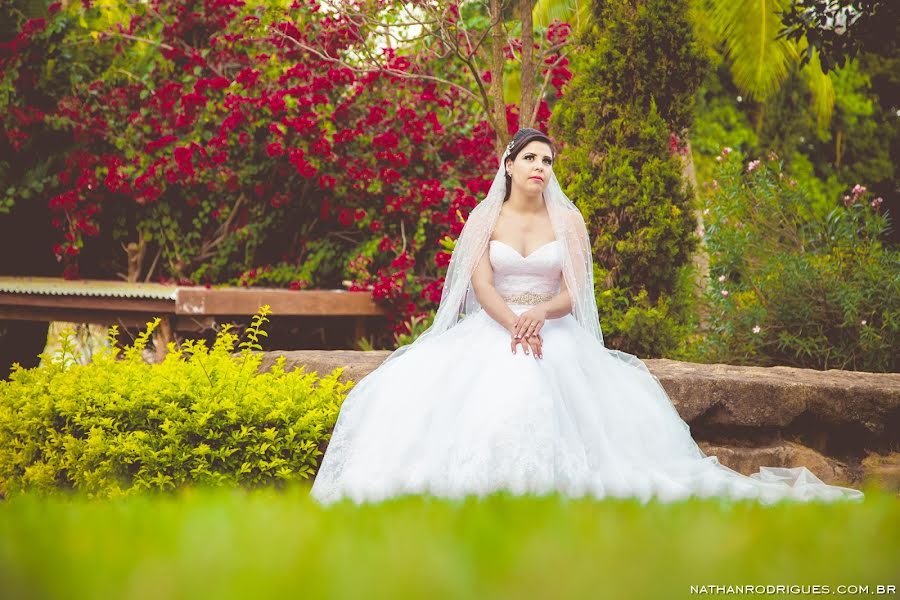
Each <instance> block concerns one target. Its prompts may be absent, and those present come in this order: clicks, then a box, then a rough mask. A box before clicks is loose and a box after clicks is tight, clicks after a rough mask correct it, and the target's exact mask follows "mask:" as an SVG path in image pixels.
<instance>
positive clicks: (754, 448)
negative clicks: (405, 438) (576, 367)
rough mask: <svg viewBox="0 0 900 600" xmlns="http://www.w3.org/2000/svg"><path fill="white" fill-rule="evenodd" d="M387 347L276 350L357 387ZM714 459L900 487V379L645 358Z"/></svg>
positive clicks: (290, 361)
mask: <svg viewBox="0 0 900 600" xmlns="http://www.w3.org/2000/svg"><path fill="white" fill-rule="evenodd" d="M388 354H390V353H389V352H387V351H375V352H358V351H349V350H335V351H327V350H300V351H292V352H269V353H265V355H264V358H263V365H262V368H263V369H268V367H269V366H271V364H272V363H273V362H274V361H275V359H276V358H277V357H278V356H282V355H283V356H285V357H286V358H287V364H286V368H288V369H291V368H296V367H298V366H300V365H305V368H306V370H307V371H317V372H318V373H319V374H320V375H324V374H326V373H330V372H331V371H333V370H334V369H335V368H337V367H344V368H345V371H344V372H343V374H342V376H341V377H342V379H343V380H352V381H359V380H360V379H361V378H362V377H364V376H365V375H367V374H368V373H370V372H371V371H373V370H374V369H375V368H377V367H378V365H380V364H381V363H382V361H384V359H385V358H387V356H388ZM644 362H645V364H646V365H647V368H648V369H650V371H651V373H653V375H655V376H656V377H657V378H658V379H659V381H660V383H661V384H662V386H663V387H664V388H665V390H666V392H667V393H668V394H669V396H670V397H671V399H672V403H673V404H674V406H675V408H676V409H677V410H678V413H679V414H680V415H681V417H682V418H683V419H684V420H685V421H686V422H687V423H688V424H690V426H691V432H692V435H693V436H694V439H695V440H697V442H698V444H699V445H700V447H701V448H702V449H703V451H704V452H705V453H706V454H707V455H716V456H717V457H718V458H719V461H720V462H722V463H723V464H725V465H727V466H729V467H731V468H733V469H735V470H737V471H740V472H741V473H745V474H750V473H755V472H756V471H758V470H759V467H760V466H772V467H796V466H806V467H808V468H809V469H810V470H811V471H812V472H813V473H815V474H816V476H818V477H819V478H820V479H822V480H823V481H826V482H828V483H832V484H836V485H849V486H852V487H859V486H861V485H864V484H865V483H867V482H872V483H874V484H877V485H879V486H881V487H884V488H887V489H892V490H897V491H900V373H865V372H858V371H842V370H837V369H834V370H829V371H816V370H812V369H796V368H792V367H739V366H732V365H724V364H709V365H706V364H696V363H685V362H679V361H675V360H668V359H646V360H644Z"/></svg>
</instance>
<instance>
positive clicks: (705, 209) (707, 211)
mask: <svg viewBox="0 0 900 600" xmlns="http://www.w3.org/2000/svg"><path fill="white" fill-rule="evenodd" d="M875 200H880V198H876V199H875ZM873 202H874V200H873ZM703 214H704V215H708V214H709V209H708V208H704V209H703Z"/></svg>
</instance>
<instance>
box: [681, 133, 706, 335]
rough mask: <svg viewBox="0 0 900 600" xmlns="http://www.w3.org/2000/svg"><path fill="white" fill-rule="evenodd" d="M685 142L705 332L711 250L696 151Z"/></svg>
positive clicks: (697, 283) (697, 292)
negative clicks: (696, 164) (697, 240)
mask: <svg viewBox="0 0 900 600" xmlns="http://www.w3.org/2000/svg"><path fill="white" fill-rule="evenodd" d="M685 142H686V143H687V149H688V151H687V156H686V157H685V160H684V170H683V171H682V177H684V178H686V179H687V180H688V181H689V182H690V183H691V186H692V188H693V190H694V201H695V204H696V207H697V208H696V211H695V213H694V220H695V221H696V223H697V229H696V230H695V231H696V232H697V235H699V236H700V245H699V246H697V250H695V251H694V256H693V257H692V258H691V260H692V262H693V263H694V266H695V267H696V279H695V280H694V294H695V297H696V298H697V300H698V301H700V302H699V306H700V329H701V330H705V329H706V326H707V323H708V321H709V315H708V314H707V313H706V305H705V303H704V302H702V300H703V294H704V293H705V292H706V289H707V287H708V286H709V250H707V248H706V242H705V241H704V238H703V235H702V233H701V232H703V231H704V230H705V227H706V226H705V225H704V223H703V206H702V204H701V203H700V202H699V197H700V194H699V191H698V187H697V172H696V170H695V169H694V151H693V148H692V147H691V140H690V138H686V139H685Z"/></svg>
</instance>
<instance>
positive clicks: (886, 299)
mask: <svg viewBox="0 0 900 600" xmlns="http://www.w3.org/2000/svg"><path fill="white" fill-rule="evenodd" d="M714 182H715V185H714V186H713V189H712V193H711V197H710V198H709V199H708V200H709V208H708V209H707V210H706V211H705V212H706V217H705V219H706V223H707V225H706V232H705V235H706V240H707V245H708V247H709V251H710V275H711V278H710V285H709V289H708V293H707V301H708V303H709V315H710V327H709V328H708V330H707V331H704V332H703V336H702V338H701V339H699V340H698V346H697V348H696V349H697V351H698V352H699V353H700V356H699V357H698V359H700V360H704V361H711V362H726V363H729V364H756V365H762V366H769V365H790V366H797V367H806V368H814V369H853V370H862V371H877V372H882V371H888V372H894V371H897V369H898V362H897V360H898V354H897V352H896V348H897V347H898V346H900V268H898V265H900V252H898V251H897V250H896V249H892V248H888V247H885V246H884V245H883V243H882V241H881V240H882V238H884V237H885V236H886V233H887V232H888V231H889V229H890V224H889V219H888V214H887V212H886V211H884V210H883V207H882V206H881V199H880V198H871V194H870V193H869V192H868V191H867V190H866V189H865V188H864V187H863V186H856V187H855V188H854V189H853V190H852V191H848V193H847V195H846V196H845V197H844V201H843V202H842V203H839V204H838V205H837V206H835V207H834V208H833V209H832V210H831V211H830V212H829V213H828V214H827V215H826V216H825V217H824V218H823V217H820V216H819V214H818V211H816V210H813V209H812V208H811V206H810V202H809V198H808V195H807V193H806V190H804V189H803V187H802V186H801V185H799V184H798V183H797V182H796V181H795V180H794V179H793V178H792V177H791V176H790V174H789V173H788V172H786V171H785V169H784V165H783V163H782V161H781V160H780V159H779V158H778V157H777V156H776V155H774V154H771V153H770V154H769V156H768V158H767V159H763V160H754V161H750V162H748V163H746V164H745V162H744V160H743V158H742V156H741V154H740V153H739V152H737V151H732V152H728V151H727V150H726V151H723V153H722V155H720V167H719V169H718V170H717V172H716V179H715V180H714Z"/></svg>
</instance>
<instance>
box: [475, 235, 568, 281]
mask: <svg viewBox="0 0 900 600" xmlns="http://www.w3.org/2000/svg"><path fill="white" fill-rule="evenodd" d="M490 246H491V248H490V259H491V266H492V267H493V269H494V287H495V288H497V291H498V292H500V293H501V294H515V293H520V292H535V293H539V294H557V293H559V282H560V277H561V276H562V261H563V255H562V252H563V244H562V243H561V242H560V241H559V240H554V241H552V242H549V243H547V244H544V245H543V246H541V247H540V248H537V249H536V250H533V251H532V252H531V254H529V255H528V256H522V255H521V254H519V252H518V251H517V250H516V249H514V248H513V247H512V246H509V245H508V244H506V243H504V242H501V241H500V240H491V241H490Z"/></svg>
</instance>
